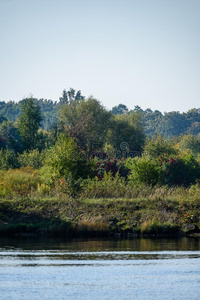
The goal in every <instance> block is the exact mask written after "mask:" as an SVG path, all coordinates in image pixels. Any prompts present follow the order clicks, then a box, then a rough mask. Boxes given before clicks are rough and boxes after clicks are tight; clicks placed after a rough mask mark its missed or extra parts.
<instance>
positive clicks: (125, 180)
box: [0, 89, 200, 197]
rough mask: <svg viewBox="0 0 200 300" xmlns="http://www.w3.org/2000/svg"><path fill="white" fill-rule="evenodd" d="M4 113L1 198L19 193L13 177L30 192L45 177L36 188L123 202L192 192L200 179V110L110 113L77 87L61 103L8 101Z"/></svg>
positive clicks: (0, 142) (0, 137)
mask: <svg viewBox="0 0 200 300" xmlns="http://www.w3.org/2000/svg"><path fill="white" fill-rule="evenodd" d="M0 113H1V114H2V117H1V118H0V121H1V124H0V170H2V171H1V172H3V173H1V176H2V178H3V179H2V180H3V182H4V184H3V185H2V184H1V186H0V189H1V192H0V195H1V196H4V197H7V196H9V195H11V194H12V193H11V192H10V188H7V187H6V188H4V186H6V180H7V179H5V178H12V182H17V183H16V184H17V186H18V187H19V190H20V188H21V187H22V190H26V191H27V190H28V189H29V188H30V183H28V182H32V181H31V180H32V179H31V178H32V177H33V178H36V177H37V184H35V183H34V185H33V186H32V185H31V190H34V191H35V192H41V193H44V194H45V193H55V191H56V192H58V191H59V193H64V194H67V195H69V196H70V197H78V196H81V195H82V196H83V195H90V196H91V197H92V193H93V195H99V196H100V195H102V196H104V195H109V197H114V196H116V197H117V195H118V196H120V197H123V195H125V194H126V195H127V193H129V195H131V194H132V193H133V191H135V190H137V189H138V187H141V188H142V187H143V188H144V187H145V186H148V187H149V188H151V189H152V188H153V187H154V186H156V187H158V186H168V187H173V186H183V187H185V188H187V187H189V186H191V185H195V184H198V182H199V180H200V135H199V134H198V132H199V131H198V128H200V127H199V124H200V111H199V109H193V110H190V111H189V112H187V113H183V114H180V113H179V112H171V113H165V114H164V115H163V114H162V113H160V112H159V111H155V112H153V111H151V110H150V109H148V110H145V111H143V110H142V109H141V108H140V107H139V106H136V107H135V109H134V110H133V111H129V110H128V108H127V107H126V106H125V105H123V104H120V105H118V106H115V107H114V108H113V109H112V110H111V111H107V110H106V109H105V108H104V107H103V106H102V105H101V103H100V102H99V101H98V100H96V99H94V98H93V97H89V98H88V99H86V98H85V97H84V96H82V95H81V92H80V91H77V92H76V91H75V90H73V89H70V90H69V91H66V90H64V91H63V94H62V97H60V99H59V102H58V103H53V102H52V101H50V100H48V101H47V100H44V99H40V100H37V99H32V98H31V99H24V100H22V101H20V102H19V103H14V102H9V103H4V102H1V103H0ZM145 133H146V134H145ZM186 133H187V135H186ZM4 172H5V174H7V175H6V176H8V177H5V178H4V176H3V174H4ZM6 172H8V173H6ZM15 174H17V176H18V177H19V178H18V179H19V181H20V180H21V179H20V178H23V180H24V185H23V183H19V182H18V181H17V180H18V179H14V177H15ZM31 174H32V175H31ZM36 174H37V176H36ZM13 176H14V177H13ZM31 176H32V177H31ZM35 176H36V177H35ZM9 180H10V179H9ZM9 180H8V181H9ZM13 180H14V181H13ZM23 180H22V181H23ZM33 181H34V180H33ZM34 182H36V181H34ZM14 184H15V183H14ZM27 184H28V186H26V185H27ZM11 190H12V188H11ZM26 193H27V192H26ZM22 194H23V193H22Z"/></svg>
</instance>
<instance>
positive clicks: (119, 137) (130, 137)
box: [107, 112, 145, 152]
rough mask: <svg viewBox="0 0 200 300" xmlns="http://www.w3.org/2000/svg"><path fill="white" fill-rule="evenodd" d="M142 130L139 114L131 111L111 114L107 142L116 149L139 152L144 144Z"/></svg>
mask: <svg viewBox="0 0 200 300" xmlns="http://www.w3.org/2000/svg"><path fill="white" fill-rule="evenodd" d="M144 139H145V136H144V132H143V127H142V124H141V119H140V115H139V114H138V113H134V112H132V113H131V114H130V115H117V116H113V118H112V122H111V126H110V130H109V132H108V135H107V143H108V144H110V145H112V146H113V147H114V149H115V150H117V151H123V150H124V151H128V152H130V151H131V152H132V151H133V152H141V150H142V146H143V144H144Z"/></svg>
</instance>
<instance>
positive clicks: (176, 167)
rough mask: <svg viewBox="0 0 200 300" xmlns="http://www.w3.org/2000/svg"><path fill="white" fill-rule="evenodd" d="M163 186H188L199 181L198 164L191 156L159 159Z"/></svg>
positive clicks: (199, 169) (199, 165) (199, 164)
mask: <svg viewBox="0 0 200 300" xmlns="http://www.w3.org/2000/svg"><path fill="white" fill-rule="evenodd" d="M160 162H161V168H162V176H161V177H162V179H161V182H162V183H163V184H168V185H174V186H176V185H182V186H189V185H191V184H195V183H196V182H197V181H198V180H199V179H200V163H198V162H197V160H196V159H195V158H194V157H193V156H192V155H191V154H189V155H185V156H183V157H177V158H176V157H175V158H173V157H168V158H167V157H163V158H160Z"/></svg>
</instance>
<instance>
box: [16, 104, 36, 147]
mask: <svg viewBox="0 0 200 300" xmlns="http://www.w3.org/2000/svg"><path fill="white" fill-rule="evenodd" d="M41 121H42V115H41V110H40V106H38V105H37V104H35V102H34V100H33V99H32V98H30V99H28V100H27V101H26V102H24V103H23V104H22V114H21V117H20V119H19V132H20V137H21V140H22V144H23V147H24V150H31V149H35V148H37V145H38V142H39V139H40V135H39V133H38V129H39V127H40V125H41Z"/></svg>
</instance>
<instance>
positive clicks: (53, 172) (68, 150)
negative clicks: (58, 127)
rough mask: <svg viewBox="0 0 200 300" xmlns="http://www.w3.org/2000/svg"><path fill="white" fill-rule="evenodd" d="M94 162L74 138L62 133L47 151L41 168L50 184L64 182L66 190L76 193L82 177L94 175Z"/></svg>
mask: <svg viewBox="0 0 200 300" xmlns="http://www.w3.org/2000/svg"><path fill="white" fill-rule="evenodd" d="M93 169H94V166H93V162H92V161H88V162H87V160H86V157H85V155H84V153H83V152H81V150H80V149H79V147H78V145H77V144H76V142H75V140H74V138H72V137H70V136H65V135H60V136H59V137H58V140H57V142H56V143H55V145H54V146H53V147H51V148H50V149H49V151H47V153H46V157H45V162H44V168H43V169H42V170H41V174H42V173H43V177H44V179H45V181H46V182H47V183H48V184H52V185H54V186H55V184H58V182H60V180H61V182H62V186H63V187H64V189H65V192H66V193H68V194H71V195H74V194H75V193H76V192H77V191H78V190H79V188H80V184H81V181H82V179H84V178H87V177H90V176H92V175H93Z"/></svg>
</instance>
